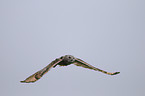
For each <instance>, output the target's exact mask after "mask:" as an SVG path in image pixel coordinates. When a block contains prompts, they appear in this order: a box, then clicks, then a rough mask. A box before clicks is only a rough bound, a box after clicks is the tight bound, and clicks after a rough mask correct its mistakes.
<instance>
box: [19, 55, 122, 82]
mask: <svg viewBox="0 0 145 96" xmlns="http://www.w3.org/2000/svg"><path fill="white" fill-rule="evenodd" d="M70 64H74V65H76V66H81V67H84V68H88V69H92V70H95V71H100V72H102V73H105V74H108V75H116V74H119V73H120V72H114V73H110V72H107V71H104V70H101V69H99V68H96V67H94V66H92V65H90V64H88V63H86V62H85V61H83V60H81V59H79V58H75V57H74V56H72V55H65V56H62V57H60V58H57V59H55V60H54V61H52V62H51V63H50V64H48V65H47V66H46V67H44V68H43V69H41V70H39V71H37V72H36V73H34V74H33V75H31V76H29V77H28V78H26V79H25V80H24V81H20V82H22V83H31V82H35V81H37V80H39V79H40V78H41V77H42V76H43V75H44V74H46V73H47V72H48V71H49V70H50V69H51V68H55V67H56V66H57V65H60V66H67V65H70Z"/></svg>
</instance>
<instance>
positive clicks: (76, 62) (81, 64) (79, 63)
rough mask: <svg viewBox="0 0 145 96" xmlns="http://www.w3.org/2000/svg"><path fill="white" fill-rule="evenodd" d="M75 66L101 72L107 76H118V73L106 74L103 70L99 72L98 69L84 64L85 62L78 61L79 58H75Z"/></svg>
mask: <svg viewBox="0 0 145 96" xmlns="http://www.w3.org/2000/svg"><path fill="white" fill-rule="evenodd" d="M74 64H75V65H77V66H82V67H84V68H88V69H92V70H95V71H100V72H103V73H105V74H108V75H116V74H119V73H120V72H114V73H110V72H107V71H104V70H101V69H99V68H96V67H94V66H92V65H90V64H88V63H86V62H85V61H83V60H81V59H79V58H76V61H75V62H74Z"/></svg>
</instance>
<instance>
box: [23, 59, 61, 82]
mask: <svg viewBox="0 0 145 96" xmlns="http://www.w3.org/2000/svg"><path fill="white" fill-rule="evenodd" d="M61 61H62V59H60V58H59V59H55V60H54V61H52V62H51V63H50V64H49V65H47V66H46V67H44V68H43V69H41V70H40V71H38V72H36V73H34V74H33V75H31V76H29V77H28V78H26V79H25V80H24V81H20V82H22V83H31V82H35V81H37V80H39V79H40V78H41V77H42V76H43V75H44V74H46V73H47V72H48V71H49V70H50V69H51V68H52V67H54V66H56V65H57V64H58V63H60V62H61Z"/></svg>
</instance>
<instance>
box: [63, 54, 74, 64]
mask: <svg viewBox="0 0 145 96" xmlns="http://www.w3.org/2000/svg"><path fill="white" fill-rule="evenodd" d="M63 60H64V61H65V62H67V63H73V62H74V61H75V57H74V56H72V55H65V56H64V58H63Z"/></svg>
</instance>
